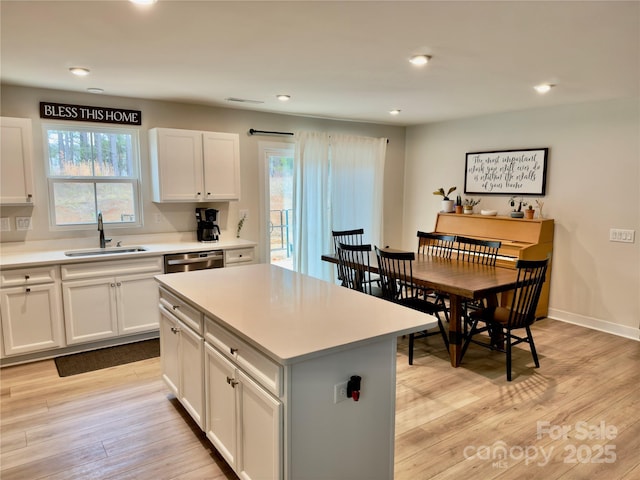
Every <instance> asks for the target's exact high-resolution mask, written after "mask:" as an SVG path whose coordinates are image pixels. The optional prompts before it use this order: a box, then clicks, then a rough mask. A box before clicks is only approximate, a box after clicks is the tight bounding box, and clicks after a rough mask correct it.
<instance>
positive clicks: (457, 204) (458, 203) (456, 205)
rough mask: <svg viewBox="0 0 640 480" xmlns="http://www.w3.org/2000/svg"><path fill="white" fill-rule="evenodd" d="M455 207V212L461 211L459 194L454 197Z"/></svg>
mask: <svg viewBox="0 0 640 480" xmlns="http://www.w3.org/2000/svg"><path fill="white" fill-rule="evenodd" d="M455 209H456V213H462V198H461V197H460V195H458V196H457V197H456V204H455Z"/></svg>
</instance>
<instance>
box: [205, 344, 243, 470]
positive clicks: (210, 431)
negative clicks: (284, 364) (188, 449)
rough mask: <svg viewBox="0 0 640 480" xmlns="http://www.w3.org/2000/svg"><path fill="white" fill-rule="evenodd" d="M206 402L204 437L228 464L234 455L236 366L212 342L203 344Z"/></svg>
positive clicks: (236, 427) (235, 447)
mask: <svg viewBox="0 0 640 480" xmlns="http://www.w3.org/2000/svg"><path fill="white" fill-rule="evenodd" d="M204 364H205V389H206V390H205V391H206V394H205V398H206V400H205V404H206V418H205V423H206V429H205V433H206V434H207V438H208V439H209V440H211V443H213V445H214V446H215V447H216V449H217V450H218V452H220V454H221V455H222V456H223V457H224V459H225V460H226V461H227V463H228V464H229V465H231V467H233V468H235V467H236V457H237V443H236V442H237V438H236V433H237V430H238V425H237V415H236V413H237V405H236V388H237V387H238V384H237V383H236V382H237V380H236V379H235V367H234V366H233V364H232V363H231V362H229V361H228V360H227V359H226V358H224V357H223V356H222V355H221V354H220V353H218V351H217V350H216V349H214V348H213V347H212V346H211V345H208V344H205V363H204Z"/></svg>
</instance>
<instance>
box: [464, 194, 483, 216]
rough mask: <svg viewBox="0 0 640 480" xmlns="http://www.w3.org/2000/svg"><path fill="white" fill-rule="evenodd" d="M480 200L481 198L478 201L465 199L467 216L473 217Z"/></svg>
mask: <svg viewBox="0 0 640 480" xmlns="http://www.w3.org/2000/svg"><path fill="white" fill-rule="evenodd" d="M480 200H481V199H480V198H479V199H478V200H475V199H473V198H465V199H464V203H463V204H462V207H463V210H464V213H466V214H467V215H471V214H472V213H473V207H475V206H476V205H478V204H479V203H480Z"/></svg>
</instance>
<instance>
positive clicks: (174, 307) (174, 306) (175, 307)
mask: <svg viewBox="0 0 640 480" xmlns="http://www.w3.org/2000/svg"><path fill="white" fill-rule="evenodd" d="M171 308H173V309H174V310H178V309H179V308H180V305H171Z"/></svg>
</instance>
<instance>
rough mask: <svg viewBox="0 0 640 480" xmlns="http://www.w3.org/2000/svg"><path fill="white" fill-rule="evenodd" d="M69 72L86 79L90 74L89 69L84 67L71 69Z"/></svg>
mask: <svg viewBox="0 0 640 480" xmlns="http://www.w3.org/2000/svg"><path fill="white" fill-rule="evenodd" d="M69 71H70V72H71V73H73V74H74V75H77V76H78V77H86V76H87V75H89V72H90V70H89V69H88V68H84V67H71V68H70V69H69Z"/></svg>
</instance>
